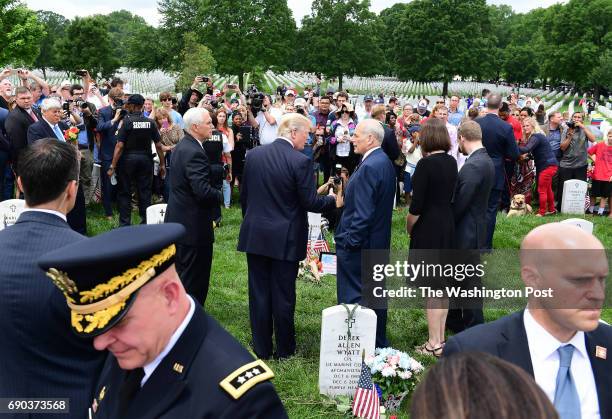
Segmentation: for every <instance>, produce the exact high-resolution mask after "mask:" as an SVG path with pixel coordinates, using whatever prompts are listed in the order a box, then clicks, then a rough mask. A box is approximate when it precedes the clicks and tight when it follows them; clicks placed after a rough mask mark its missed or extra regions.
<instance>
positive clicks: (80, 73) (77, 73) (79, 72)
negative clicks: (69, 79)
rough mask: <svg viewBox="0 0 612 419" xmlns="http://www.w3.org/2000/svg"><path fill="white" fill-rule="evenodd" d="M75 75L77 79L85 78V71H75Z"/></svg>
mask: <svg viewBox="0 0 612 419" xmlns="http://www.w3.org/2000/svg"><path fill="white" fill-rule="evenodd" d="M75 73H76V75H77V76H79V77H85V76H86V75H87V70H77V71H75Z"/></svg>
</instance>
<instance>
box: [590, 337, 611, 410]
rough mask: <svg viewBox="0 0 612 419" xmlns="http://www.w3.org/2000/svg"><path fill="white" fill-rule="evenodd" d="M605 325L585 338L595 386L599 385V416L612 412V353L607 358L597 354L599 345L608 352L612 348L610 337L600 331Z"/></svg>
mask: <svg viewBox="0 0 612 419" xmlns="http://www.w3.org/2000/svg"><path fill="white" fill-rule="evenodd" d="M602 327H603V326H599V328H597V329H595V330H594V331H592V332H588V333H585V334H584V340H585V344H586V348H587V351H588V353H589V360H590V361H591V368H592V369H593V376H594V377H595V386H596V387H597V399H598V400H599V416H600V417H602V418H608V417H610V415H611V414H612V406H611V405H610V393H611V392H612V373H611V371H612V354H606V357H605V359H604V358H602V356H603V354H601V353H600V354H599V355H600V356H597V354H598V353H597V347H598V346H599V347H600V352H601V351H602V349H605V350H606V352H607V351H608V350H609V349H610V348H608V345H609V344H610V341H609V339H608V340H606V339H605V336H603V333H601V332H600V330H601V329H602Z"/></svg>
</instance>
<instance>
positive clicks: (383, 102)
mask: <svg viewBox="0 0 612 419" xmlns="http://www.w3.org/2000/svg"><path fill="white" fill-rule="evenodd" d="M374 103H375V104H377V105H384V104H385V100H384V99H383V98H381V97H377V98H376V99H374Z"/></svg>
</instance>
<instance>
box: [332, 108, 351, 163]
mask: <svg viewBox="0 0 612 419" xmlns="http://www.w3.org/2000/svg"><path fill="white" fill-rule="evenodd" d="M336 115H337V119H336V120H335V121H334V122H332V124H331V134H332V135H331V137H330V139H329V143H330V144H331V145H332V146H335V153H333V154H335V157H336V164H341V165H342V167H346V168H347V169H348V171H349V174H352V173H353V170H355V166H356V165H357V158H356V156H355V152H354V151H353V144H352V143H351V141H350V139H351V137H352V136H353V133H354V132H355V127H356V124H355V111H354V110H353V105H351V104H350V103H345V104H343V105H342V107H341V108H340V109H338V110H337V111H336Z"/></svg>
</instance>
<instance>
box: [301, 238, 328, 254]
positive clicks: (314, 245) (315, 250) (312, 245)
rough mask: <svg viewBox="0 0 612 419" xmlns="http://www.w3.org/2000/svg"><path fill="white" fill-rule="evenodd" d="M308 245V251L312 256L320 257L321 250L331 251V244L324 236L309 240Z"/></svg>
mask: <svg viewBox="0 0 612 419" xmlns="http://www.w3.org/2000/svg"><path fill="white" fill-rule="evenodd" d="M306 246H307V247H306V253H307V254H308V256H310V257H319V254H320V253H321V252H329V245H328V244H327V241H326V240H325V239H324V238H323V237H320V238H318V239H317V240H308V243H307V244H306Z"/></svg>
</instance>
